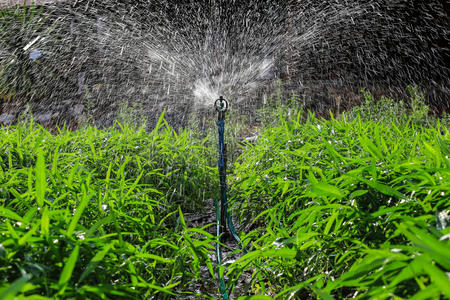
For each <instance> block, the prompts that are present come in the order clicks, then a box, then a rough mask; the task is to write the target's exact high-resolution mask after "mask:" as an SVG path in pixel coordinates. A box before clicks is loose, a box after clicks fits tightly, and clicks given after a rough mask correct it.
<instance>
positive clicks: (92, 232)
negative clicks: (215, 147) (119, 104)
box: [0, 116, 217, 299]
mask: <svg viewBox="0 0 450 300" xmlns="http://www.w3.org/2000/svg"><path fill="white" fill-rule="evenodd" d="M0 150H1V151H0V245H1V246H0V266H1V267H0V278H1V281H0V295H2V298H5V299H7V298H8V297H9V298H14V297H15V296H21V297H27V296H31V295H41V296H45V297H49V298H52V297H59V298H73V297H87V298H92V297H94V298H95V297H98V298H117V297H119V298H130V299H135V298H137V297H143V298H149V297H151V296H152V297H158V298H171V297H173V296H174V295H176V294H179V295H181V294H192V293H193V292H192V291H189V290H186V287H187V286H188V285H189V284H190V283H191V282H192V281H193V280H198V278H199V276H200V266H203V265H206V266H209V269H210V270H212V263H211V259H210V252H212V251H211V249H212V248H213V246H212V245H211V243H212V242H214V241H215V237H213V236H211V234H209V233H208V232H206V231H205V230H204V229H203V230H202V229H193V228H189V227H187V226H186V223H185V222H184V218H183V211H184V212H185V213H188V212H190V211H193V210H195V209H198V208H199V207H202V206H203V200H204V199H205V198H206V197H211V195H210V193H213V192H214V190H213V188H212V186H214V185H215V184H217V182H216V179H215V178H216V177H217V176H214V175H215V169H213V168H210V167H209V166H208V165H207V164H205V162H204V161H203V160H202V158H203V157H206V154H207V153H208V151H209V150H208V149H206V148H204V147H203V145H202V142H201V141H192V140H190V139H189V135H188V132H187V131H184V132H179V133H176V132H175V131H174V130H173V129H172V128H170V127H168V126H167V123H166V122H165V121H164V119H163V116H161V118H160V120H159V123H158V125H157V127H156V128H155V130H154V131H153V132H151V133H149V134H147V133H145V131H144V130H143V129H140V130H135V129H132V127H129V126H127V125H121V124H117V127H116V128H111V129H109V130H104V131H102V130H98V129H95V128H92V127H85V128H83V129H82V130H80V131H77V132H70V131H68V130H66V129H61V130H60V131H59V134H58V135H52V134H51V133H50V132H48V131H46V130H45V129H43V128H42V127H40V126H38V125H36V124H33V123H32V122H30V123H29V124H27V126H26V127H25V126H24V125H23V124H21V125H18V126H12V127H3V128H2V129H1V130H0ZM179 206H180V208H178V207H179ZM212 274H213V272H212ZM212 278H213V277H210V279H212ZM194 294H195V293H194Z"/></svg>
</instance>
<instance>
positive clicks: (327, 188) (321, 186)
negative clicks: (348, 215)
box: [312, 182, 345, 199]
mask: <svg viewBox="0 0 450 300" xmlns="http://www.w3.org/2000/svg"><path fill="white" fill-rule="evenodd" d="M312 189H313V192H314V193H315V194H317V195H318V196H326V197H332V198H337V199H342V198H343V197H344V196H345V195H344V193H342V192H341V190H340V189H339V188H337V187H335V186H334V185H331V184H328V183H324V182H319V183H313V184H312Z"/></svg>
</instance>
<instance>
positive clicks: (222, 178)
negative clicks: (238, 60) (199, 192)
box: [214, 96, 228, 234]
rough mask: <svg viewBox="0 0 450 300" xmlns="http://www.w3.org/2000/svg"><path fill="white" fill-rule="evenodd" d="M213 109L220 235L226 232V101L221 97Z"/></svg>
mask: <svg viewBox="0 0 450 300" xmlns="http://www.w3.org/2000/svg"><path fill="white" fill-rule="evenodd" d="M214 107H215V108H216V110H217V112H218V119H217V128H218V132H219V162H218V168H219V182H220V220H219V223H220V233H222V234H224V233H225V232H226V230H227V218H226V214H227V155H226V154H227V148H226V144H225V141H224V133H225V112H226V111H227V110H228V101H227V100H225V99H224V98H223V97H222V96H220V97H219V99H217V100H216V102H215V103H214Z"/></svg>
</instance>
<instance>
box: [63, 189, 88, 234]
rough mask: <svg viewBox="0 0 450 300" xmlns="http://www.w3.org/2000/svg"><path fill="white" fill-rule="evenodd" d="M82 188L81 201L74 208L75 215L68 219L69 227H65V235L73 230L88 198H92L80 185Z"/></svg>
mask: <svg viewBox="0 0 450 300" xmlns="http://www.w3.org/2000/svg"><path fill="white" fill-rule="evenodd" d="M81 189H82V197H81V202H80V204H79V205H78V206H77V208H76V212H75V215H74V216H73V217H72V220H71V221H70V224H69V227H68V228H67V236H69V237H70V236H71V235H72V233H73V232H74V230H75V227H76V226H77V224H78V221H79V220H80V218H81V215H82V214H83V211H84V209H85V208H86V206H87V205H88V203H89V200H90V199H91V198H92V196H93V195H92V194H90V195H87V194H86V188H85V186H84V185H82V186H81Z"/></svg>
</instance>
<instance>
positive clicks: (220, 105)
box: [214, 96, 228, 113]
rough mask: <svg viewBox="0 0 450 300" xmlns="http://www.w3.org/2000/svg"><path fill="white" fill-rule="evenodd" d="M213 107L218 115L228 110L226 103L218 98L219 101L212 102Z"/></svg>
mask: <svg viewBox="0 0 450 300" xmlns="http://www.w3.org/2000/svg"><path fill="white" fill-rule="evenodd" d="M214 107H215V108H216V110H217V111H218V112H219V113H224V112H226V111H227V110H228V101H227V100H225V99H224V98H223V97H222V96H220V97H219V99H217V100H216V102H214Z"/></svg>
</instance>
